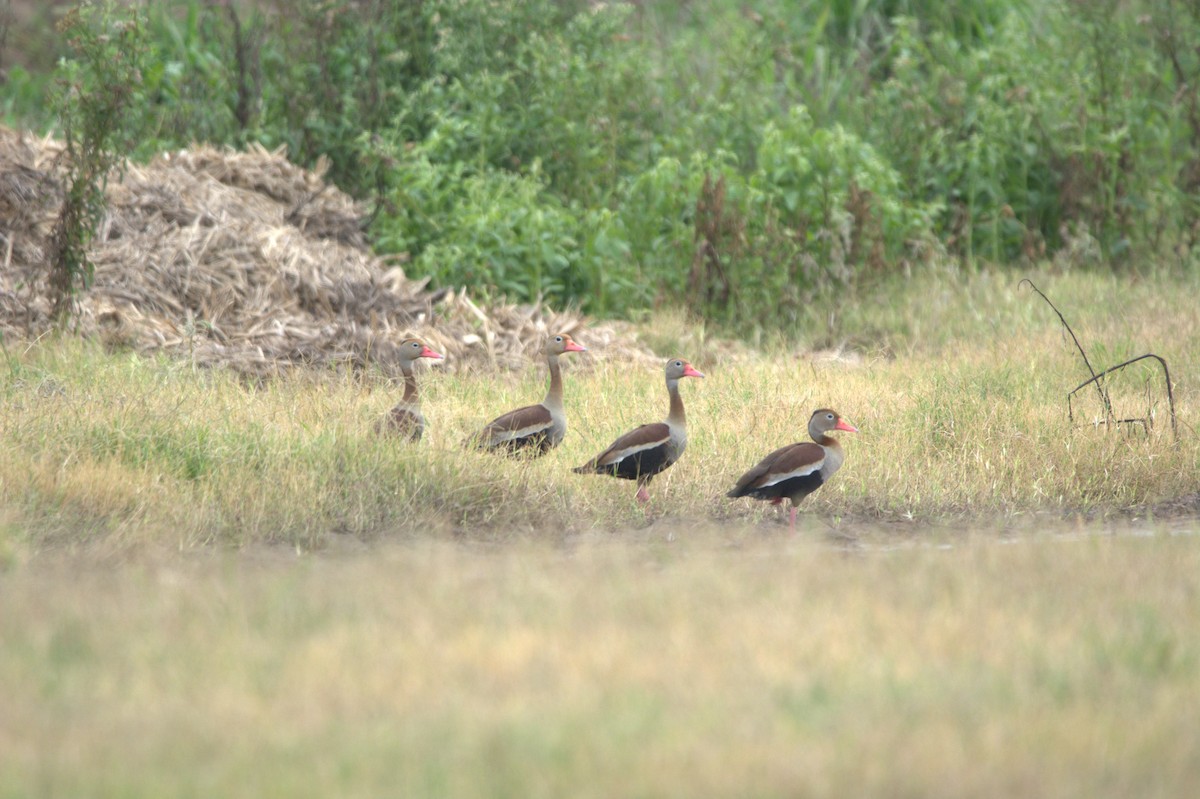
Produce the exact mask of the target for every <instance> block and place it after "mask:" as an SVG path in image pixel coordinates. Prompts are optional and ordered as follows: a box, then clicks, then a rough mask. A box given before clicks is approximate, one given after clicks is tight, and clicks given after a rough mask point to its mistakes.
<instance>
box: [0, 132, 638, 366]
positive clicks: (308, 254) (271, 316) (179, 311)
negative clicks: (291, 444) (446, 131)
mask: <svg viewBox="0 0 1200 799" xmlns="http://www.w3.org/2000/svg"><path fill="white" fill-rule="evenodd" d="M62 159H63V153H62V145H61V144H60V143H59V142H57V141H55V140H53V139H50V138H39V137H36V136H33V135H30V134H28V133H25V132H20V131H14V130H10V129H7V128H3V127H0V333H3V334H4V335H5V336H6V337H8V338H10V339H11V338H24V339H30V338H35V337H37V336H39V335H41V334H43V333H44V332H46V331H47V330H49V329H50V327H51V318H50V310H51V301H50V297H49V293H48V290H47V279H46V276H47V259H48V257H49V235H50V231H51V227H52V225H53V223H54V218H55V216H56V214H57V212H58V208H59V206H60V204H61V201H62V182H61V181H62V170H61V162H62ZM324 171H325V170H324V168H323V166H322V165H319V166H318V168H317V169H316V170H312V171H310V170H306V169H302V168H301V167H298V166H296V165H295V164H292V163H291V162H289V161H288V160H287V158H286V156H285V155H284V153H283V151H282V150H275V151H268V150H265V149H263V148H262V147H251V148H250V149H249V150H247V151H245V152H235V151H231V150H218V149H214V148H212V147H207V146H197V147H194V148H191V149H188V150H183V151H179V152H174V153H165V154H163V155H160V156H159V157H157V158H155V159H154V160H153V161H151V162H150V163H148V164H144V165H142V164H134V165H130V166H129V167H128V169H127V170H126V171H125V174H124V175H123V176H122V177H121V179H120V180H119V181H118V180H114V182H113V183H112V184H111V185H110V186H109V188H108V197H109V213H108V215H107V217H106V218H105V220H104V223H103V225H102V226H101V230H100V232H99V235H98V236H97V237H96V239H95V241H94V242H93V243H92V245H91V248H90V255H91V258H92V261H93V263H94V264H95V266H96V273H95V281H94V283H93V285H92V286H91V287H90V288H89V289H88V290H86V291H84V292H83V293H82V294H81V295H80V296H79V300H78V307H79V313H78V316H77V324H76V325H75V327H74V329H75V330H76V331H77V332H79V333H80V334H82V335H85V336H93V337H97V338H100V339H102V340H103V341H105V342H106V343H109V344H111V345H114V346H126V347H131V348H133V349H135V350H138V351H141V352H151V351H158V350H161V351H166V352H169V353H171V354H173V355H177V356H182V357H187V358H190V359H191V360H193V361H194V362H195V363H197V364H199V365H204V366H216V365H221V366H228V367H230V368H233V369H235V370H237V371H239V372H242V373H245V374H247V375H251V376H256V377H265V376H269V375H271V374H274V373H277V372H279V371H280V370H281V369H288V368H291V367H294V366H297V365H302V364H303V365H337V366H343V365H344V366H350V367H354V368H362V367H365V366H367V365H368V364H372V363H374V364H378V365H380V366H381V367H382V368H383V369H384V370H385V371H387V372H389V373H391V372H392V371H393V367H394V365H395V347H396V345H397V344H398V343H399V342H400V341H401V340H403V339H404V338H406V337H408V336H411V335H418V336H421V337H422V338H424V339H426V340H427V341H428V342H429V343H430V345H431V346H433V347H434V348H436V349H438V350H440V351H441V352H443V353H444V354H446V355H447V357H448V362H447V368H450V369H457V370H461V369H472V368H496V367H500V368H523V367H525V366H526V365H528V363H529V361H530V359H531V358H534V357H536V356H537V352H538V350H539V349H540V347H541V346H542V344H543V341H544V338H545V336H546V334H547V333H549V332H551V331H554V332H566V333H570V334H571V335H572V336H575V337H577V338H579V340H580V341H583V342H585V343H586V345H587V346H588V348H589V349H590V350H592V351H593V352H594V353H596V354H597V356H598V357H599V358H601V359H603V358H604V357H611V356H613V355H619V356H620V357H623V358H630V357H632V358H636V359H646V360H648V361H649V360H657V358H656V357H655V356H654V355H653V354H652V353H651V352H650V351H649V350H648V349H647V348H646V347H644V346H642V345H641V344H639V343H638V342H637V340H636V338H635V337H634V336H633V334H632V332H631V330H630V328H628V327H627V326H625V325H622V324H621V323H612V322H609V323H604V324H589V323H588V321H587V320H586V319H585V318H584V317H583V316H582V315H581V314H579V313H575V312H570V311H566V312H561V311H555V310H553V309H550V308H547V307H545V306H544V305H541V304H536V305H508V304H499V305H495V304H494V305H486V306H485V305H481V304H477V303H475V302H474V301H472V299H471V297H470V293H469V288H458V289H440V290H431V289H430V288H429V286H428V279H427V278H411V277H410V276H409V275H407V274H406V273H405V271H404V268H403V266H402V265H400V264H397V263H389V262H388V261H386V260H384V259H383V258H380V257H379V256H377V255H375V254H374V253H373V252H372V251H371V249H370V247H369V246H368V243H367V240H366V236H365V235H364V233H363V221H364V220H365V218H366V216H367V210H366V209H365V208H364V207H363V206H361V205H360V204H359V203H357V202H355V201H354V200H353V199H352V198H351V197H349V196H347V195H346V194H344V193H343V192H341V191H339V190H338V189H337V188H336V187H334V186H332V185H330V184H328V183H325V181H324V180H323V178H322V176H323V174H324Z"/></svg>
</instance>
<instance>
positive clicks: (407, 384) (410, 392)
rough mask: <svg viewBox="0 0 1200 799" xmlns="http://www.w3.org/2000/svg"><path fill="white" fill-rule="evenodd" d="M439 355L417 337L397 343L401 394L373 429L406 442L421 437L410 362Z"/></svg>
mask: <svg viewBox="0 0 1200 799" xmlns="http://www.w3.org/2000/svg"><path fill="white" fill-rule="evenodd" d="M442 357H443V356H442V355H440V354H438V353H436V352H434V351H433V350H431V349H430V348H429V346H428V345H427V344H426V343H425V342H423V341H421V340H420V339H417V338H410V339H406V340H405V341H402V342H401V343H400V349H399V352H398V358H399V360H400V373H401V374H402V375H404V396H403V397H401V398H400V401H399V402H398V403H396V405H395V407H393V408H392V409H391V410H390V411H388V414H387V416H385V417H383V418H382V419H380V420H379V421H378V422H376V423H375V431H376V432H378V433H385V434H389V435H395V436H399V437H401V438H405V439H408V440H409V441H420V440H421V436H422V435H423V434H424V433H425V415H424V414H423V413H421V398H420V396H419V395H418V394H417V377H416V375H415V374H413V364H415V363H416V362H417V360H418V359H420V358H433V359H434V360H438V361H440V360H441V359H442Z"/></svg>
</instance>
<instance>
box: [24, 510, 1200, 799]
mask: <svg viewBox="0 0 1200 799" xmlns="http://www.w3.org/2000/svg"><path fill="white" fill-rule="evenodd" d="M659 532H661V531H659ZM1192 532H1194V528H1193V530H1192ZM656 537H657V535H655V536H649V535H646V536H642V535H633V536H630V537H626V538H622V539H613V538H608V537H602V536H595V537H592V536H587V537H584V539H583V540H582V541H579V542H577V543H576V544H575V545H574V546H572V547H570V548H568V549H566V550H564V549H561V548H558V547H554V546H548V545H546V544H545V543H537V542H528V543H513V544H511V545H507V546H503V547H494V548H493V547H478V546H462V545H458V544H450V543H444V542H432V541H427V542H413V543H408V544H400V545H380V546H377V547H372V549H371V551H370V552H369V553H366V554H344V555H342V556H338V557H301V558H296V557H295V556H294V555H291V554H290V553H289V552H287V551H286V550H279V549H278V548H275V549H270V550H262V549H257V548H256V549H255V550H254V551H252V552H250V553H244V554H242V555H239V556H233V555H225V556H222V555H219V554H212V553H209V554H203V555H197V556H193V557H187V558H179V557H167V558H163V559H159V558H155V557H149V558H146V557H139V558H135V559H133V560H128V559H124V558H118V559H103V558H102V559H101V560H100V563H99V564H97V563H96V561H94V560H93V559H91V558H90V557H89V558H86V559H82V562H81V559H80V558H75V557H71V558H66V559H56V558H48V559H43V560H40V561H38V562H37V563H35V564H33V565H31V566H30V567H29V568H24V569H20V570H18V571H17V572H15V573H12V574H9V575H7V576H5V577H4V578H3V579H0V605H2V606H3V607H4V609H5V610H4V613H3V614H0V639H2V640H3V641H4V646H3V647H0V680H2V681H3V684H4V685H5V686H6V689H7V690H5V691H4V692H3V694H2V695H0V751H2V752H3V755H0V795H4V796H28V795H41V796H73V795H88V796H98V797H99V796H124V797H138V796H155V797H161V796H199V795H206V796H212V795H221V796H330V795H337V796H348V797H353V796H379V795H404V796H514V797H515V796H522V797H525V796H528V797H541V796H546V797H549V796H567V795H569V796H582V797H590V796H679V795H688V796H735V795H736V796H785V795H786V796H796V795H803V796H930V797H938V796H947V797H950V796H953V797H964V796H966V797H973V796H979V797H982V796H1018V795H1020V796H1025V795H1031V794H1036V795H1046V796H1081V797H1082V796H1087V797H1105V796H1112V797H1123V796H1131V795H1137V796H1160V797H1169V796H1179V797H1183V796H1190V795H1191V794H1192V792H1193V791H1194V787H1195V785H1196V784H1197V782H1198V781H1200V733H1198V731H1197V727H1196V724H1195V719H1196V717H1197V714H1198V713H1200V695H1198V694H1197V691H1196V685H1197V668H1198V664H1200V645H1198V644H1197V642H1198V641H1200V613H1198V612H1197V605H1196V599H1195V596H1196V595H1195V588H1196V575H1197V574H1200V550H1198V549H1197V547H1196V546H1195V540H1194V535H1189V536H1169V535H1165V534H1158V535H1154V536H1150V537H1127V536H1116V537H1108V536H1102V537H1084V538H1081V539H1075V540H1072V539H1070V538H1058V537H1052V536H1048V535H1043V536H1039V537H1036V538H1035V539H1034V540H1018V541H1015V542H1009V543H1001V542H999V541H996V540H995V539H992V538H990V537H981V538H980V539H978V540H975V541H966V540H961V539H960V540H959V541H958V543H957V544H956V545H955V546H954V547H953V548H949V549H937V548H928V547H921V546H917V547H903V548H900V549H896V550H893V551H880V550H875V549H867V550H859V551H853V550H844V549H840V548H836V547H829V546H826V545H824V544H821V543H818V542H816V541H814V540H813V539H811V538H807V539H806V538H790V539H789V538H787V537H784V536H765V537H764V536H762V535H752V536H749V537H742V536H741V535H738V534H733V533H731V531H730V528H729V527H721V528H715V527H711V526H695V525H693V526H690V527H689V528H688V529H687V531H686V534H683V532H682V530H681V531H680V535H679V536H678V537H677V539H676V543H675V544H673V545H670V546H665V545H663V543H662V541H661V539H659V540H655V539H656ZM97 565H99V566H101V568H97ZM81 566H82V568H81Z"/></svg>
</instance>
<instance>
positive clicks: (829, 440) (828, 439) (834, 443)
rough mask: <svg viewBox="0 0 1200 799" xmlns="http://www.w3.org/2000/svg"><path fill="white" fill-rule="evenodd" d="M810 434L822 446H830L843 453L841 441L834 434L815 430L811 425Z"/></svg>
mask: <svg viewBox="0 0 1200 799" xmlns="http://www.w3.org/2000/svg"><path fill="white" fill-rule="evenodd" d="M808 434H809V435H810V436H812V440H813V441H815V442H817V443H818V444H820V445H821V446H822V447H828V448H829V449H832V450H835V451H836V452H838V453H841V451H842V444H841V442H840V441H838V440H837V439H836V438H834V437H833V436H831V435H828V434H827V433H825V432H824V431H823V430H814V429H813V428H812V427H809V428H808Z"/></svg>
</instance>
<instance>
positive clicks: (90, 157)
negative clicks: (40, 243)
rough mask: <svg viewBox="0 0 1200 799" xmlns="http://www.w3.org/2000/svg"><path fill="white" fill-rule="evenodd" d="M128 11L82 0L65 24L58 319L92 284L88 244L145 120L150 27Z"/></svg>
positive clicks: (60, 73)
mask: <svg viewBox="0 0 1200 799" xmlns="http://www.w3.org/2000/svg"><path fill="white" fill-rule="evenodd" d="M126 13H127V14H128V16H123V15H118V14H117V12H116V9H115V4H114V3H113V2H112V0H108V2H104V3H101V4H100V5H96V4H94V3H84V4H82V5H80V6H79V7H77V8H76V9H74V10H73V11H71V12H70V13H69V14H67V16H65V17H64V18H63V20H62V22H61V23H60V29H61V30H62V31H63V32H64V33H65V34H66V36H67V41H68V43H69V46H70V49H71V56H70V57H68V58H66V59H64V60H63V61H62V62H61V63H60V65H59V68H58V70H57V73H56V75H57V86H56V91H55V95H54V106H55V108H56V110H57V112H58V119H59V123H60V125H61V126H62V133H63V139H64V145H65V155H66V162H65V163H66V166H65V171H66V175H65V179H64V187H63V189H64V192H63V193H64V197H63V204H62V207H61V209H60V210H59V214H58V218H57V219H56V220H55V223H54V229H53V231H52V232H51V261H50V265H49V266H50V287H51V290H52V292H53V294H54V313H55V316H57V317H58V318H59V319H60V320H63V319H65V317H66V315H67V314H68V312H69V311H70V308H71V304H72V299H73V296H74V292H75V291H76V290H77V289H79V288H80V287H84V286H87V285H88V284H89V283H91V280H92V272H93V267H92V263H91V261H90V260H89V259H88V254H87V245H88V243H89V242H90V241H91V240H92V238H93V237H94V236H95V234H96V228H97V226H98V225H99V224H100V220H101V218H102V217H103V215H104V211H105V207H106V200H105V196H106V195H105V186H106V184H107V182H108V177H109V174H110V173H111V172H112V171H113V169H115V168H117V167H118V166H119V165H120V164H121V163H122V161H123V160H124V157H125V153H127V152H129V150H130V149H131V148H132V144H133V141H134V140H135V136H136V131H137V129H138V126H139V123H140V122H141V116H140V112H139V109H138V104H139V101H140V99H141V98H140V94H139V85H140V82H141V71H142V59H143V56H144V38H143V37H144V32H143V27H142V20H141V17H140V15H139V14H138V12H137V10H136V9H132V10H129V11H128V12H126Z"/></svg>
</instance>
